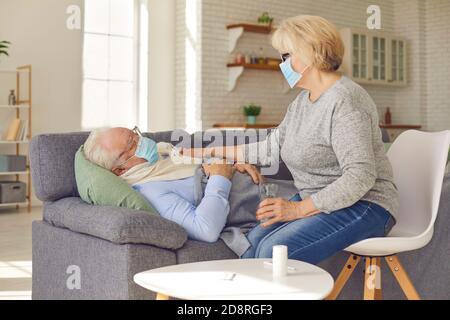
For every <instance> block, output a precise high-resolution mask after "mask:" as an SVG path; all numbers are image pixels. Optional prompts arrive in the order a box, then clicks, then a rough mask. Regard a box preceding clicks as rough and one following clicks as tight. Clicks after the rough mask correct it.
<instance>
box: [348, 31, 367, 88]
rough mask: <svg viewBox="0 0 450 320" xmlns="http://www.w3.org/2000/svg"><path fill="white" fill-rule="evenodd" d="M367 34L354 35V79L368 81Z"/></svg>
mask: <svg viewBox="0 0 450 320" xmlns="http://www.w3.org/2000/svg"><path fill="white" fill-rule="evenodd" d="M367 44H368V42H367V36H366V35H365V34H358V33H353V34H352V78H353V79H355V80H367V79H368V73H369V72H368V63H367V62H368V46H367Z"/></svg>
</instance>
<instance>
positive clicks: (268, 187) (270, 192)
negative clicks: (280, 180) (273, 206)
mask: <svg viewBox="0 0 450 320" xmlns="http://www.w3.org/2000/svg"><path fill="white" fill-rule="evenodd" d="M277 192H278V185H277V184H275V183H264V182H263V183H260V184H259V198H260V200H261V201H263V200H264V199H267V198H276V196H277ZM267 220H269V219H262V220H260V223H264V222H266V221H267Z"/></svg>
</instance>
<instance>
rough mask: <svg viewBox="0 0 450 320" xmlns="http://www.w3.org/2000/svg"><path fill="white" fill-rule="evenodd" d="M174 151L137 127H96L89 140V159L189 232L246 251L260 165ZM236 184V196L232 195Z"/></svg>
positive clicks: (203, 238) (239, 253) (194, 235)
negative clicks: (203, 160)
mask: <svg viewBox="0 0 450 320" xmlns="http://www.w3.org/2000/svg"><path fill="white" fill-rule="evenodd" d="M173 151H175V149H174V148H173V146H172V145H171V144H169V143H165V142H160V143H158V144H156V143H155V142H154V141H153V140H151V139H149V138H147V137H143V136H142V134H141V133H140V131H139V129H137V128H135V129H133V130H129V129H127V128H108V129H99V130H94V131H92V132H91V134H90V135H89V137H88V139H87V140H86V142H85V143H84V153H85V156H86V158H87V159H88V160H90V161H91V162H93V163H95V164H97V165H99V166H101V167H103V168H105V169H107V170H110V171H112V172H113V173H114V174H116V175H117V176H119V177H121V178H123V179H124V180H125V181H126V182H127V183H129V184H130V185H131V186H132V187H133V188H134V189H135V190H137V191H138V192H140V193H141V194H142V195H143V196H144V197H145V198H146V199H147V200H148V201H149V202H150V203H151V205H152V206H153V207H154V208H155V209H156V211H158V213H159V214H160V215H161V216H162V217H164V218H166V219H168V220H171V221H174V222H176V223H178V224H180V225H181V226H182V227H183V228H184V229H186V231H187V233H188V235H189V237H190V238H192V239H194V240H200V241H205V242H215V241H217V240H218V238H219V237H220V238H222V239H223V240H224V242H225V244H227V245H228V246H229V247H230V248H231V249H232V250H233V251H234V252H235V253H236V254H237V255H238V256H240V255H242V254H243V253H244V252H245V251H246V249H247V248H248V247H249V245H250V244H249V242H248V240H247V239H246V237H245V234H246V232H248V231H249V230H250V229H251V228H252V227H253V226H254V225H255V224H256V223H257V222H256V218H255V212H256V208H257V205H258V203H259V191H258V190H259V189H258V186H257V184H258V183H259V182H260V181H262V176H261V175H260V173H259V171H258V170H257V169H256V168H255V167H254V166H251V165H245V164H235V165H229V164H219V163H212V164H203V165H198V164H193V163H192V162H191V163H189V164H187V163H186V162H182V161H179V160H180V159H177V160H175V159H174V156H175V155H176V153H175V152H173ZM235 170H237V171H239V172H238V173H237V174H236V175H235V174H234V173H235ZM244 173H248V175H246V174H244ZM249 176H251V178H250V177H249ZM232 186H233V188H234V189H235V192H234V194H235V195H236V196H235V197H234V199H231V200H230V199H229V198H230V192H232ZM292 192H295V189H292ZM231 198H233V197H231ZM230 204H231V206H230ZM230 212H231V213H230ZM225 226H227V228H225V229H224V227H225Z"/></svg>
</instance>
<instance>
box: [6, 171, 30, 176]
mask: <svg viewBox="0 0 450 320" xmlns="http://www.w3.org/2000/svg"><path fill="white" fill-rule="evenodd" d="M28 173H30V171H28V170H27V171H0V176H15V175H16V174H28Z"/></svg>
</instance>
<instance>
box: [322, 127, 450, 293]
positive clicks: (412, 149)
mask: <svg viewBox="0 0 450 320" xmlns="http://www.w3.org/2000/svg"><path fill="white" fill-rule="evenodd" d="M449 147H450V130H446V131H441V132H433V133H429V132H421V131H417V130H408V131H406V132H403V133H402V134H401V135H400V136H399V137H398V138H397V139H396V140H395V141H394V143H393V144H392V145H391V147H390V148H389V150H388V152H387V156H388V158H389V160H390V162H391V164H392V169H393V172H394V182H395V184H396V186H397V189H398V191H399V196H400V199H399V200H400V208H399V212H398V216H397V224H396V225H395V226H394V227H393V228H392V230H391V232H390V233H389V234H388V235H387V236H386V237H384V238H370V239H366V240H363V241H360V242H358V243H355V244H353V245H351V246H350V247H348V248H346V249H345V251H347V252H350V253H351V255H350V258H349V259H348V260H347V263H346V265H345V266H344V268H343V269H342V271H341V273H340V274H339V276H338V278H337V279H336V283H335V286H334V289H333V291H332V292H331V293H330V295H329V296H328V297H327V299H330V300H331V299H336V298H337V296H338V295H339V293H340V292H341V290H342V288H343V287H344V285H345V284H346V282H347V280H348V279H349V278H350V276H351V274H352V272H353V270H354V269H355V267H356V266H357V264H358V263H359V261H360V259H361V257H364V258H365V260H366V268H365V277H364V278H365V279H364V299H365V300H373V299H381V269H380V262H381V257H384V258H385V259H386V262H387V264H388V266H389V268H390V269H391V271H392V273H393V274H394V276H395V278H396V279H397V281H398V283H399V284H400V287H401V289H402V290H403V292H404V294H405V295H406V297H407V298H408V299H410V300H411V299H414V300H416V299H420V297H419V294H418V293H417V291H416V289H415V288H414V285H413V284H412V282H411V280H410V279H409V277H408V275H407V273H406V272H405V270H404V269H403V267H402V265H401V264H400V261H399V260H398V257H397V254H398V253H401V252H405V251H411V250H416V249H420V248H422V247H424V246H426V245H427V244H428V243H429V242H430V240H431V238H432V236H433V227H434V222H435V221H436V216H437V212H438V208H439V199H440V195H441V189H442V181H443V178H444V171H445V165H446V161H447V157H448V150H449Z"/></svg>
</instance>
